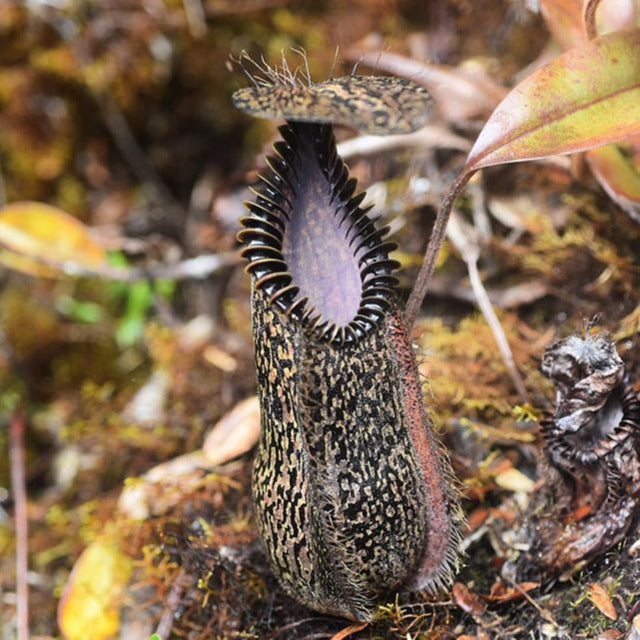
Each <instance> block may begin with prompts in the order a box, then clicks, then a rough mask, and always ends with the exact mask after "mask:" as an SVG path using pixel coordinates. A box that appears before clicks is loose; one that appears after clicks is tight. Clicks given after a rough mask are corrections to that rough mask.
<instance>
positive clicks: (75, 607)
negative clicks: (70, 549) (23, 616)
mask: <svg viewBox="0 0 640 640" xmlns="http://www.w3.org/2000/svg"><path fill="white" fill-rule="evenodd" d="M130 574H131V562H130V560H129V558H128V557H127V556H126V555H124V554H123V553H122V552H121V551H120V550H119V549H118V548H117V547H115V546H114V545H112V544H109V543H107V542H104V541H95V542H93V543H91V544H90V545H89V546H88V547H87V548H86V549H85V550H84V551H83V552H82V554H81V555H80V557H79V558H78V560H77V561H76V564H75V566H74V568H73V571H72V572H71V575H70V576H69V580H68V581H67V584H66V586H65V589H64V593H63V595H62V598H61V599H60V603H59V605H58V624H59V625H60V630H61V631H62V634H63V636H64V637H65V638H66V639H67V640H86V638H87V637H91V639H92V640H108V639H109V638H113V637H114V636H115V635H116V634H117V633H118V630H119V628H120V614H119V608H120V604H121V600H122V596H123V593H124V588H125V586H126V584H127V581H128V580H129V576H130Z"/></svg>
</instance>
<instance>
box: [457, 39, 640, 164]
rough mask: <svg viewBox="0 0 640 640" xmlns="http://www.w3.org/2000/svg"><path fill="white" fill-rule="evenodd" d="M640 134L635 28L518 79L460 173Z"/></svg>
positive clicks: (582, 47) (639, 55) (639, 54)
mask: <svg viewBox="0 0 640 640" xmlns="http://www.w3.org/2000/svg"><path fill="white" fill-rule="evenodd" d="M639 134H640V29H634V30H632V31H624V32H616V33H611V34H608V35H606V36H602V37H599V38H595V39H594V40H591V41H589V42H585V43H584V44H582V45H580V46H579V47H576V48H575V49H571V50H569V51H567V52H566V53H564V54H563V55H561V56H560V57H559V58H556V59H555V60H553V61H552V62H550V63H549V64H547V65H545V66H544V67H542V68H541V69H539V70H538V71H536V72H535V73H533V74H532V75H531V76H529V77H528V78H526V79H525V80H524V81H523V82H521V83H520V84H519V85H518V86H517V87H515V88H514V89H513V90H512V91H511V92H510V93H509V95H507V97H506V98H505V99H504V100H503V101H502V102H501V103H500V104H499V105H498V107H497V108H496V110H495V111H494V112H493V114H492V115H491V117H490V118H489V121H488V122H487V124H486V125H485V127H484V129H483V130H482V132H481V133H480V136H479V137H478V140H477V141H476V144H475V145H474V147H473V149H472V150H471V153H470V154H469V158H468V160H467V166H466V169H467V171H468V172H470V171H475V170H476V169H480V168H482V167H487V166H491V165H495V164H502V163H505V162H519V161H522V160H532V159H535V158H541V157H545V156H549V155H557V154H566V153H573V152H576V151H586V150H587V149H592V148H594V147H599V146H602V145H605V144H610V143H612V142H616V141H619V140H625V139H627V138H630V137H633V136H636V135H639Z"/></svg>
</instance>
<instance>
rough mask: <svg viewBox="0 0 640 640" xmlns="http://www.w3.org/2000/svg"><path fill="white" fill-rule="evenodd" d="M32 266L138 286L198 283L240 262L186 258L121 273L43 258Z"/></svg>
mask: <svg viewBox="0 0 640 640" xmlns="http://www.w3.org/2000/svg"><path fill="white" fill-rule="evenodd" d="M33 260H35V261H36V262H38V263H40V264H43V265H45V266H47V267H51V268H52V269H55V270H56V271H58V272H60V273H63V274H65V275H68V276H72V277H75V278H78V277H85V278H91V277H93V278H105V279H106V280H116V281H118V282H139V281H141V280H156V279H164V280H191V279H193V280H199V279H204V278H207V277H209V276H210V275H212V274H214V273H216V272H217V271H220V270H221V269H223V268H224V267H229V266H234V265H236V264H239V263H240V261H241V258H240V255H239V253H237V252H235V251H229V252H226V253H212V254H204V255H201V256H196V257H195V258H188V259H186V260H183V261H182V262H177V263H176V264H158V265H154V266H152V267H146V268H138V267H132V268H128V269H123V268H119V267H110V266H108V265H101V266H95V267H89V266H86V265H81V264H77V263H75V262H70V261H65V262H58V261H56V260H49V259H47V258H46V257H44V256H38V257H37V258H35V257H34V258H33Z"/></svg>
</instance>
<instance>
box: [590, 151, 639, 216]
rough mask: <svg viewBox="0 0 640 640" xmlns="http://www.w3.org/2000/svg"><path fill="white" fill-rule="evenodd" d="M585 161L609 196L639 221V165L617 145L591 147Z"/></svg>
mask: <svg viewBox="0 0 640 640" xmlns="http://www.w3.org/2000/svg"><path fill="white" fill-rule="evenodd" d="M587 161H588V162H589V166H590V167H591V170H592V171H593V173H594V175H595V176H596V178H597V179H598V181H599V182H600V184H601V185H602V188H603V189H604V190H605V191H606V192H607V193H608V194H609V197H610V198H611V199H612V200H614V201H615V202H616V203H617V204H618V205H619V206H620V207H622V208H623V209H624V210H625V211H626V212H627V213H628V214H629V215H630V216H631V217H632V218H633V219H634V220H636V221H637V222H640V171H639V169H640V167H638V165H637V164H636V163H634V162H633V160H632V158H630V157H629V156H627V155H626V154H625V153H624V151H623V149H622V148H620V147H618V146H617V145H607V146H606V147H601V148H599V149H592V150H591V151H589V152H588V153H587Z"/></svg>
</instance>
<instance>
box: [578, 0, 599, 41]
mask: <svg viewBox="0 0 640 640" xmlns="http://www.w3.org/2000/svg"><path fill="white" fill-rule="evenodd" d="M599 4H600V0H586V2H585V3H584V7H583V8H582V28H583V30H584V34H585V35H586V36H587V38H588V39H589V40H592V39H593V38H595V37H596V36H597V35H598V32H597V30H596V11H597V9H598V5H599Z"/></svg>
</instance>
